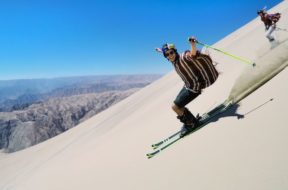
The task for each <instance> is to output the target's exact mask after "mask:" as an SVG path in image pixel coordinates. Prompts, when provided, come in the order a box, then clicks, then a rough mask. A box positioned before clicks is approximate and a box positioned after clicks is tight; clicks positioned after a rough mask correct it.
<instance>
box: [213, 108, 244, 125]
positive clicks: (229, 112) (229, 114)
mask: <svg viewBox="0 0 288 190" xmlns="http://www.w3.org/2000/svg"><path fill="white" fill-rule="evenodd" d="M239 107H240V104H234V105H232V106H231V107H230V108H229V109H228V110H226V111H225V112H223V113H221V114H219V115H217V116H214V117H213V118H211V119H210V120H209V121H208V123H211V122H216V121H218V120H219V119H220V118H223V117H237V119H243V118H244V117H245V116H244V115H243V114H239V113H237V110H238V108H239ZM208 123H207V124H208Z"/></svg>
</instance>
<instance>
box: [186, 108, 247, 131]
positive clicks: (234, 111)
mask: <svg viewBox="0 0 288 190" xmlns="http://www.w3.org/2000/svg"><path fill="white" fill-rule="evenodd" d="M220 106H221V105H220ZM239 106H240V105H239V104H234V105H232V106H231V107H230V108H229V109H227V110H226V111H224V112H223V113H220V114H217V115H214V116H212V117H211V118H209V116H208V118H209V119H205V120H206V121H204V123H203V124H200V126H198V127H196V128H195V129H194V130H193V131H192V132H191V133H194V132H196V131H198V130H199V129H201V128H203V127H205V126H207V125H208V124H209V123H212V122H216V121H218V120H219V119H220V118H223V117H237V119H243V118H244V115H242V114H239V113H237V109H238V108H239Z"/></svg>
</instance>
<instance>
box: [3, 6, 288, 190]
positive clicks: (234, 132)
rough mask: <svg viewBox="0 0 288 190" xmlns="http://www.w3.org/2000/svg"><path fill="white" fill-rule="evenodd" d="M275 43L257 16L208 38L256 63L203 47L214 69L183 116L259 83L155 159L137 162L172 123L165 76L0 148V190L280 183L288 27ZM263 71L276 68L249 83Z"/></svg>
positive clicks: (286, 23)
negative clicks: (51, 131) (10, 148)
mask: <svg viewBox="0 0 288 190" xmlns="http://www.w3.org/2000/svg"><path fill="white" fill-rule="evenodd" d="M274 11H279V12H281V13H282V19H281V20H280V22H279V27H280V26H281V27H283V28H288V2H287V1H284V2H282V3H280V4H279V5H278V6H276V7H274V8H273V9H272V10H271V12H274ZM277 39H279V40H280V41H281V42H282V43H281V45H280V46H278V47H277V48H274V49H272V50H270V44H269V42H268V40H267V39H266V38H265V36H264V29H263V23H261V22H260V19H259V18H257V19H255V20H253V21H251V22H250V23H248V24H247V25H245V26H243V27H242V28H240V29H239V30H237V31H235V32H233V33H232V34H231V35H229V36H227V37H226V38H224V39H223V40H221V41H219V42H218V43H216V44H215V47H217V48H222V49H225V50H226V51H229V52H231V53H234V54H237V55H239V56H242V57H245V58H247V59H251V60H253V61H255V62H256V63H257V66H256V68H249V67H250V66H248V65H246V64H242V63H241V62H239V61H237V60H234V59H231V58H229V57H227V56H224V55H223V54H219V53H217V52H213V51H211V54H212V57H213V58H214V59H215V61H217V62H218V63H219V64H218V65H217V68H218V70H219V71H221V72H222V74H221V75H220V77H219V80H217V81H216V83H215V84H214V85H212V86H211V87H209V88H208V89H206V90H205V91H204V92H203V94H202V95H201V96H199V97H198V98H197V99H196V100H195V101H193V102H192V103H191V104H189V106H188V107H189V109H190V110H191V111H192V112H193V113H200V114H202V113H205V112H206V111H208V110H209V109H211V108H213V107H214V106H216V105H218V104H219V103H222V102H223V101H225V100H226V99H227V98H228V97H229V96H230V97H233V98H234V97H239V96H240V95H241V92H242V90H243V89H248V88H247V85H244V87H242V86H241V85H240V86H241V88H240V87H239V85H238V84H239V83H240V84H243V83H242V81H243V82H244V81H246V79H247V80H249V81H250V82H248V86H249V85H250V86H251V81H256V82H255V83H257V84H259V85H262V86H261V87H260V88H258V89H257V90H256V91H254V92H251V93H249V96H247V97H245V98H244V96H243V98H244V99H241V101H240V102H239V105H238V109H237V110H234V111H235V112H234V113H231V112H230V115H229V114H226V115H224V116H223V117H220V118H219V119H218V120H217V121H216V122H211V123H210V124H209V125H207V126H205V127H203V128H202V129H201V130H199V131H197V132H195V133H193V134H191V135H190V136H188V137H187V138H184V139H183V140H181V141H179V142H178V143H177V144H175V145H173V146H172V147H171V148H169V149H167V150H165V151H163V152H162V153H161V154H159V155H157V156H156V157H154V158H152V159H147V158H146V156H145V154H146V153H148V152H149V151H151V147H149V146H150V145H151V144H152V143H154V142H157V141H158V140H161V139H162V138H164V137H166V136H168V135H170V134H171V133H173V132H175V131H176V130H178V129H179V128H180V124H179V121H178V120H177V119H176V117H175V114H174V113H173V111H172V110H171V108H170V106H171V102H172V101H173V100H174V98H175V96H176V95H177V93H178V91H179V90H180V88H181V87H182V85H183V83H182V81H181V80H180V79H179V77H178V76H176V74H175V72H171V73H169V74H167V75H166V76H164V77H163V78H161V79H160V80H158V81H156V82H154V83H153V84H151V85H149V86H147V87H145V88H144V89H142V90H140V91H138V92H137V93H135V94H133V95H132V96H130V97H129V98H127V99H125V100H124V101H122V102H120V103H118V104H116V105H114V106H112V107H111V108H109V109H108V110H106V111H104V112H102V113H100V114H99V115H97V116H95V117H93V118H91V119H89V120H88V121H85V122H84V123H82V124H80V125H79V126H77V127H75V128H74V129H72V130H69V131H68V132H66V133H64V134H62V135H59V136H57V137H55V138H53V139H51V140H48V141H46V142H44V143H41V144H39V145H37V146H34V147H31V148H29V149H26V150H23V151H19V152H16V153H13V154H4V153H2V154H1V155H0V179H1V180H0V189H3V190H8V189H9V190H36V189H37V190H38V189H41V190H46V189H47V190H51V189H53V190H63V189H69V190H78V189H85V190H88V189H105V190H106V189H107V190H110V189H111V190H112V189H113V190H114V189H125V190H127V189H131V190H132V189H133V190H134V189H137V190H142V189H143V190H147V189H153V190H159V189H187V190H188V189H189V190H190V189H201V190H206V189H207V190H210V189H221V190H231V189H233V190H238V189H239V190H243V189H245V190H247V189H249V190H250V189H251V190H255V189H261V190H266V189H267V190H268V189H269V190H274V189H283V190H284V189H288V164H287V160H288V149H287V147H286V146H287V144H288V138H287V135H288V128H287V126H288V125H287V122H288V117H287V109H286V108H287V105H288V99H287V97H288V85H287V84H286V82H287V81H288V70H287V69H284V67H285V66H286V64H287V55H288V48H287V47H288V46H287V42H286V41H285V39H288V33H285V32H280V31H279V32H277ZM267 60H268V61H267ZM265 61H266V62H265ZM167 64H168V63H167ZM274 64H276V65H277V66H275V67H273V69H271V70H270V69H269V68H270V66H271V65H274ZM278 66H279V67H280V66H281V67H282V68H281V70H282V69H283V70H282V72H280V73H278V72H276V70H277V68H279V67H278ZM253 69H254V71H253ZM247 70H249V72H248V71H247ZM272 70H273V71H272ZM264 71H265V72H264ZM269 71H270V72H269ZM256 72H257V73H256ZM272 72H275V74H276V73H278V74H277V75H275V76H274V77H273V78H271V77H272V76H273V75H271V77H270V78H271V79H270V80H265V81H262V82H259V81H261V80H262V79H263V76H266V75H268V74H269V73H272ZM245 73H247V75H245ZM263 74H264V75H263ZM239 81H240V82H239ZM257 81H258V82H257ZM264 82H266V83H264ZM252 84H254V82H252ZM237 85H238V86H237ZM235 89H237V90H238V91H237V90H235ZM239 89H241V90H239ZM236 91H237V92H236ZM238 95H239V96H238ZM237 114H241V115H243V116H244V118H243V119H238V117H237Z"/></svg>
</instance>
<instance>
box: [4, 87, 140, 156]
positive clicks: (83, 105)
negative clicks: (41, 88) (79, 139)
mask: <svg viewBox="0 0 288 190" xmlns="http://www.w3.org/2000/svg"><path fill="white" fill-rule="evenodd" d="M136 90H138V88H134V89H130V90H124V91H108V92H101V93H89V94H81V95H74V96H69V97H58V98H50V99H48V100H46V101H43V102H39V103H34V104H32V105H29V106H27V107H25V108H23V109H22V110H17V111H12V112H0V149H3V150H4V152H15V151H18V150H21V149H24V148H26V147H29V146H32V145H35V144H37V143H40V142H42V141H45V140H47V139H49V138H51V137H54V136H56V135H58V134H60V133H62V132H64V131H66V130H68V129H70V128H72V127H74V126H75V125H77V124H79V123H80V122H82V121H84V120H86V119H88V118H90V117H91V116H93V115H95V114H97V113H99V112H100V111H103V110H104V109H106V108H108V107H109V106H111V105H113V104H115V103H117V102H119V101H121V100H122V99H124V98H126V97H127V96H129V95H131V94H132V93H134V92H135V91H136Z"/></svg>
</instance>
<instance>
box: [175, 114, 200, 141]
mask: <svg viewBox="0 0 288 190" xmlns="http://www.w3.org/2000/svg"><path fill="white" fill-rule="evenodd" d="M177 118H178V119H179V120H180V121H181V122H182V123H184V125H183V127H182V128H181V132H180V137H181V138H182V137H184V136H185V135H187V134H189V133H190V132H191V131H193V130H194V129H195V128H196V127H197V124H198V121H199V119H196V118H195V117H194V115H193V114H192V113H191V112H190V111H189V110H188V109H187V108H185V109H184V113H183V115H181V116H177ZM198 118H199V117H198Z"/></svg>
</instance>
